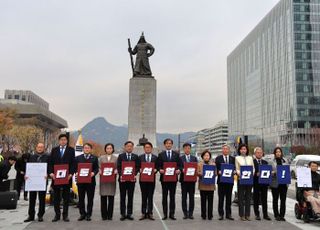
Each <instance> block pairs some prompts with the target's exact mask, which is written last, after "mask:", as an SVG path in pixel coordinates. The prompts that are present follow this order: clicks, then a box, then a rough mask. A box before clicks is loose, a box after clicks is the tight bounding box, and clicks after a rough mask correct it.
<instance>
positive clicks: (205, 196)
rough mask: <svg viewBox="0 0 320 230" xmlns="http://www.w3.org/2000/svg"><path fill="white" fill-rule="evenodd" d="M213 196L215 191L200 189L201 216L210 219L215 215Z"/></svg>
mask: <svg viewBox="0 0 320 230" xmlns="http://www.w3.org/2000/svg"><path fill="white" fill-rule="evenodd" d="M213 196H214V191H204V190H200V199H201V217H202V218H204V219H205V218H206V217H207V216H208V218H209V219H211V218H212V217H213V214H212V210H213ZM207 207H208V208H207Z"/></svg>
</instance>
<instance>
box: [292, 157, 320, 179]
mask: <svg viewBox="0 0 320 230" xmlns="http://www.w3.org/2000/svg"><path fill="white" fill-rule="evenodd" d="M310 161H316V162H318V164H320V156H316V155H299V156H296V158H295V159H294V160H293V161H292V162H291V165H290V172H291V178H293V179H296V178H297V167H308V164H309V162H310ZM318 173H320V166H319V167H318Z"/></svg>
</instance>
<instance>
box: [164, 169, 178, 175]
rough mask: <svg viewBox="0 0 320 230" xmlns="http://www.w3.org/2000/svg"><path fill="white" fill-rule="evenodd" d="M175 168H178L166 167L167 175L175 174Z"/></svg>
mask: <svg viewBox="0 0 320 230" xmlns="http://www.w3.org/2000/svg"><path fill="white" fill-rule="evenodd" d="M175 170H176V169H175V168H166V172H165V175H166V176H173V175H174V171H175Z"/></svg>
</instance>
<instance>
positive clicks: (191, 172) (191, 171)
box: [186, 168, 196, 176]
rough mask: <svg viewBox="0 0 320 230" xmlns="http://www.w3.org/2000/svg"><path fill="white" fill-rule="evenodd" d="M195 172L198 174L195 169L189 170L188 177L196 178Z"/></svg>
mask: <svg viewBox="0 0 320 230" xmlns="http://www.w3.org/2000/svg"><path fill="white" fill-rule="evenodd" d="M195 172H196V169H195V168H188V169H187V173H186V176H194V174H195Z"/></svg>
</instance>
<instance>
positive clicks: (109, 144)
mask: <svg viewBox="0 0 320 230" xmlns="http://www.w3.org/2000/svg"><path fill="white" fill-rule="evenodd" d="M108 146H111V147H112V153H114V144H112V143H107V144H106V145H105V146H104V151H105V152H106V148H107V147H108Z"/></svg>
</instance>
